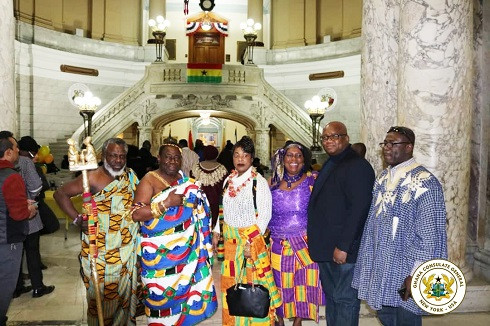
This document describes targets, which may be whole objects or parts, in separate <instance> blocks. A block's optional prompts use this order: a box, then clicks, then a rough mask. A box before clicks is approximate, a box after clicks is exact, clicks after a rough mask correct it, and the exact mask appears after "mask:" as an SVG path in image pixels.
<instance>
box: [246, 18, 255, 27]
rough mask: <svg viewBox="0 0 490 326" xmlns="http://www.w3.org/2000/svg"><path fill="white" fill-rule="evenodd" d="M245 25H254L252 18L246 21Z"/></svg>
mask: <svg viewBox="0 0 490 326" xmlns="http://www.w3.org/2000/svg"><path fill="white" fill-rule="evenodd" d="M247 25H248V26H253V25H254V20H253V19H252V18H249V19H247Z"/></svg>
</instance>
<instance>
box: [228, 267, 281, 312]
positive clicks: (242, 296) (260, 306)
mask: <svg viewBox="0 0 490 326" xmlns="http://www.w3.org/2000/svg"><path fill="white" fill-rule="evenodd" d="M246 261H247V260H246V259H244V260H243V265H242V268H241V270H240V273H239V274H240V275H239V280H240V279H241V278H242V272H243V270H244V269H245V266H246ZM253 270H254V272H253V274H252V275H253V276H255V275H254V274H255V267H254V268H253ZM226 303H227V304H228V311H229V313H230V315H231V316H241V317H256V318H265V317H267V315H268V314H269V307H270V303H271V300H270V297H269V290H268V289H267V288H265V287H264V286H263V285H260V284H254V280H253V277H252V284H248V283H239V282H238V281H237V283H236V284H235V285H233V286H231V287H229V288H228V289H227V290H226Z"/></svg>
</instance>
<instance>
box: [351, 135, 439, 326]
mask: <svg viewBox="0 0 490 326" xmlns="http://www.w3.org/2000/svg"><path fill="white" fill-rule="evenodd" d="M414 144H415V134H414V132H413V131H412V130H411V129H409V128H406V127H391V128H390V129H389V130H388V132H387V134H386V137H385V140H384V142H382V143H380V146H381V148H382V152H383V157H384V160H385V162H386V164H387V165H388V168H386V169H385V170H384V171H383V172H382V173H381V175H380V176H379V177H378V178H377V179H376V182H375V184H374V189H373V201H372V204H371V209H370V211H369V216H368V219H367V221H366V226H365V228H364V233H363V236H362V242H361V247H360V249H359V259H358V260H357V264H356V268H355V271H354V280H353V282H352V286H353V287H354V288H356V289H358V291H359V298H360V299H362V300H366V301H367V303H368V305H369V306H370V307H371V308H372V309H374V310H377V311H378V319H379V320H380V321H381V323H382V324H383V325H411V326H412V325H413V326H417V325H421V324H422V318H421V314H422V310H420V309H419V308H418V307H417V305H416V304H415V302H414V301H413V299H412V298H411V290H410V289H411V287H410V283H411V280H412V273H413V272H414V271H415V270H416V269H417V267H418V266H419V265H421V264H422V263H424V262H426V261H428V260H431V259H436V258H442V259H446V258H447V243H446V241H447V240H446V207H445V204H444V196H443V192H442V187H441V184H440V183H439V181H438V180H437V178H436V177H435V176H434V175H433V174H432V173H430V172H429V171H428V170H427V169H426V168H425V167H423V166H422V165H420V164H418V163H417V162H416V161H415V159H414V158H413V148H414Z"/></svg>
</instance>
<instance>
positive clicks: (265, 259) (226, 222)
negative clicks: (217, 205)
mask: <svg viewBox="0 0 490 326" xmlns="http://www.w3.org/2000/svg"><path fill="white" fill-rule="evenodd" d="M254 156H255V147H254V143H253V141H252V139H250V137H247V136H244V137H242V139H240V140H239V141H238V142H237V143H236V144H235V146H234V148H233V163H234V164H235V170H233V172H232V173H231V175H230V176H229V177H228V178H227V179H226V180H225V189H224V194H223V209H222V211H223V216H222V217H221V216H220V223H216V226H215V228H214V233H213V246H214V248H215V250H216V249H217V246H218V241H219V238H220V231H221V232H222V234H223V239H224V261H223V263H222V264H221V292H222V298H223V300H222V302H223V312H222V318H223V319H222V320H223V325H251V324H252V323H264V324H270V323H271V322H273V320H274V318H275V317H274V316H275V309H276V308H277V307H279V305H280V304H281V297H280V295H279V292H278V290H277V288H276V285H275V283H274V276H273V275H272V270H271V268H270V259H269V253H268V251H267V248H266V245H265V242H264V238H263V234H264V232H265V230H266V228H267V224H268V223H269V221H270V219H271V208H272V198H271V193H270V190H269V186H268V184H267V181H266V180H265V179H264V177H262V176H261V175H260V174H258V173H257V171H255V169H254V168H253V167H252V161H253V158H254ZM254 188H255V189H254ZM254 191H255V193H254ZM220 224H222V225H220ZM244 260H246V280H247V281H248V282H249V283H251V282H252V279H253V280H254V281H255V283H258V284H262V285H263V286H264V287H266V288H267V289H268V290H269V295H270V298H271V304H270V311H269V315H268V316H267V317H265V318H262V319H259V318H251V317H238V316H231V315H230V314H229V311H228V305H227V303H226V289H228V288H229V287H231V286H232V285H234V284H235V283H236V281H238V282H240V281H241V280H237V278H238V273H240V271H241V268H242V265H243V262H244ZM253 267H254V268H255V269H256V271H255V272H253V270H252V268H253ZM253 274H254V275H255V276H254V275H253ZM244 281H245V280H244Z"/></svg>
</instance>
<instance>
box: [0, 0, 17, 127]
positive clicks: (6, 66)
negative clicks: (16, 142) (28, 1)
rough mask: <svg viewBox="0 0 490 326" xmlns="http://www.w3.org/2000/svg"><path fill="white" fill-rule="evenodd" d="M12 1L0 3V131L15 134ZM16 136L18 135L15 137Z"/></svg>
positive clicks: (13, 21)
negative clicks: (8, 131) (0, 44)
mask: <svg viewBox="0 0 490 326" xmlns="http://www.w3.org/2000/svg"><path fill="white" fill-rule="evenodd" d="M13 12H14V4H13V2H12V1H0V39H2V40H3V41H2V46H1V47H0V108H1V110H2V118H1V119H0V130H10V131H12V132H13V133H14V134H17V129H18V128H17V114H16V110H15V74H14V67H15V58H14V53H15V49H14V39H15V33H14V30H15V20H14V15H13ZM16 136H18V135H16Z"/></svg>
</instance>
